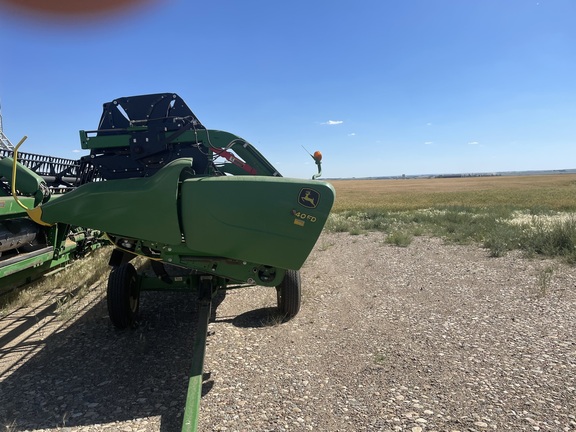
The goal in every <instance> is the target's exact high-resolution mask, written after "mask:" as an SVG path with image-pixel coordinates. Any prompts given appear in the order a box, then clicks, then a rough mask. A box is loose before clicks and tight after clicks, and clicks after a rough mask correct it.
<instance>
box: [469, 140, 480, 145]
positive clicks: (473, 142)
mask: <svg viewBox="0 0 576 432" xmlns="http://www.w3.org/2000/svg"><path fill="white" fill-rule="evenodd" d="M468 144H469V145H477V144H480V143H479V142H478V141H469V142H468Z"/></svg>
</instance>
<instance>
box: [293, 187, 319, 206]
mask: <svg viewBox="0 0 576 432" xmlns="http://www.w3.org/2000/svg"><path fill="white" fill-rule="evenodd" d="M319 202H320V193H319V192H318V191H316V190H314V189H310V188H303V189H302V190H301V191H300V195H298V204H300V205H301V206H304V207H307V208H316V207H317V206H318V203H319Z"/></svg>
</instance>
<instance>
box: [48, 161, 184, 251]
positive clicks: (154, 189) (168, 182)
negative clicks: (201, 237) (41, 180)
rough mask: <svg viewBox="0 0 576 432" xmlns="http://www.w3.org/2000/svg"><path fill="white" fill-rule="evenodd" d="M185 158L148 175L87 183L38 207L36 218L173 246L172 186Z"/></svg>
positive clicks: (178, 238) (176, 236) (176, 234)
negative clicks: (40, 210)
mask: <svg viewBox="0 0 576 432" xmlns="http://www.w3.org/2000/svg"><path fill="white" fill-rule="evenodd" d="M190 166H191V159H177V160H175V161H173V162H171V163H170V164H168V165H166V166H165V167H164V168H162V169H161V170H160V171H158V172H157V173H156V174H155V175H154V176H152V177H149V178H131V179H123V180H109V181H103V182H94V183H87V184H85V185H82V186H80V187H79V188H77V189H75V190H73V191H72V192H69V193H67V194H65V195H64V196H62V197H61V198H59V199H57V200H51V201H49V202H47V203H46V204H44V205H43V206H42V210H43V212H42V220H44V221H46V222H49V223H54V222H63V223H69V224H71V225H77V226H83V227H88V228H92V229H97V230H101V231H104V232H107V233H111V234H119V235H122V236H124V237H132V238H136V239H142V240H148V241H156V242H161V243H164V244H172V245H177V244H180V243H181V242H182V234H181V231H180V224H179V222H178V184H179V181H180V175H181V173H182V171H184V170H186V169H187V168H190Z"/></svg>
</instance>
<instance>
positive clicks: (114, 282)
mask: <svg viewBox="0 0 576 432" xmlns="http://www.w3.org/2000/svg"><path fill="white" fill-rule="evenodd" d="M107 300H108V315H109V316H110V321H112V324H114V326H115V327H116V328H119V329H125V328H127V327H134V326H135V325H136V316H137V315H138V309H139V306H140V290H139V289H138V275H137V274H136V269H135V268H134V266H133V265H132V264H130V263H127V264H122V265H121V266H119V267H116V268H114V269H112V271H111V272H110V276H109V277H108V291H107Z"/></svg>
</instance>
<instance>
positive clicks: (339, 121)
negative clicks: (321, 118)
mask: <svg viewBox="0 0 576 432" xmlns="http://www.w3.org/2000/svg"><path fill="white" fill-rule="evenodd" d="M342 123H344V122H343V121H342V120H328V121H327V122H324V123H321V124H323V125H330V126H332V125H339V124H342Z"/></svg>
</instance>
